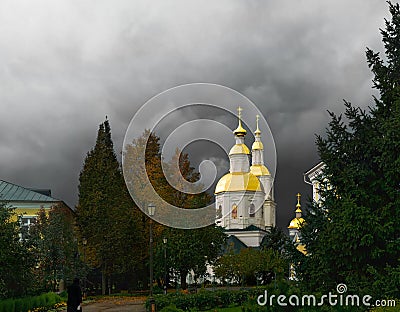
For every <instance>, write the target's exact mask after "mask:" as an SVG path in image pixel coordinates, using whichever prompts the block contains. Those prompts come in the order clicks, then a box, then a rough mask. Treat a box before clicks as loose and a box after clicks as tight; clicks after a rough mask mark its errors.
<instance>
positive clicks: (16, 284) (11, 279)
mask: <svg viewBox="0 0 400 312" xmlns="http://www.w3.org/2000/svg"><path fill="white" fill-rule="evenodd" d="M20 230H21V229H20V226H19V223H18V221H17V216H16V215H15V212H14V209H13V208H10V207H8V206H6V205H4V204H0V299H4V298H10V297H19V296H23V295H27V294H28V293H30V292H31V291H32V286H33V285H32V281H33V275H32V270H33V268H34V265H35V263H34V257H33V255H32V253H31V248H30V247H31V246H30V243H29V241H26V240H21V239H20V233H21V232H20Z"/></svg>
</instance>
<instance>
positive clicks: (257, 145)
mask: <svg viewBox="0 0 400 312" xmlns="http://www.w3.org/2000/svg"><path fill="white" fill-rule="evenodd" d="M251 149H252V150H263V149H264V145H263V144H262V142H261V141H255V142H254V143H253V145H252V146H251Z"/></svg>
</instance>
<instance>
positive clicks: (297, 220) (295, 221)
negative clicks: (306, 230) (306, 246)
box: [288, 218, 304, 229]
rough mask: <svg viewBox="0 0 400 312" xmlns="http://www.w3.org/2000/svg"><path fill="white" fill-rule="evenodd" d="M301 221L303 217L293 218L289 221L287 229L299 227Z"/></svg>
mask: <svg viewBox="0 0 400 312" xmlns="http://www.w3.org/2000/svg"><path fill="white" fill-rule="evenodd" d="M303 222H304V219H303V218H294V219H293V220H292V221H290V224H289V226H288V229H299V228H300V226H301V225H302V224H303Z"/></svg>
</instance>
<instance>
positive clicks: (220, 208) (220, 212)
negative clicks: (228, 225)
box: [217, 205, 222, 219]
mask: <svg viewBox="0 0 400 312" xmlns="http://www.w3.org/2000/svg"><path fill="white" fill-rule="evenodd" d="M221 218H222V206H221V205H219V206H218V209H217V219H221Z"/></svg>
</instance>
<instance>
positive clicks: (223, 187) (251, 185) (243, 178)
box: [215, 172, 262, 194]
mask: <svg viewBox="0 0 400 312" xmlns="http://www.w3.org/2000/svg"><path fill="white" fill-rule="evenodd" d="M235 191H250V192H261V191H262V187H261V183H260V181H259V180H258V178H257V177H256V176H255V175H254V174H252V173H250V172H233V173H228V174H226V175H224V176H223V177H222V178H221V179H220V180H219V181H218V183H217V186H216V187H215V194H218V193H221V192H235Z"/></svg>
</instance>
